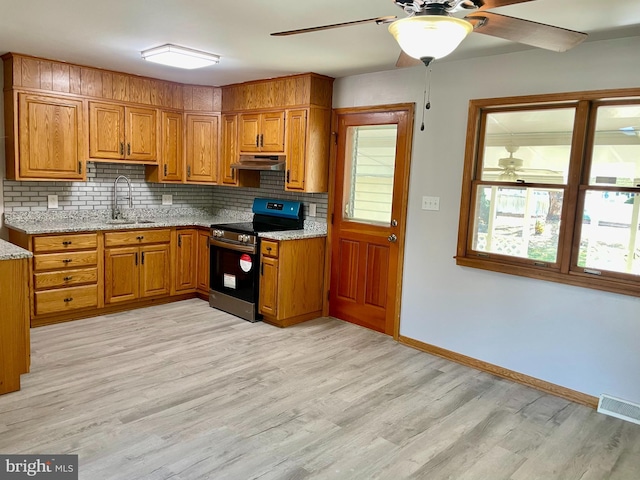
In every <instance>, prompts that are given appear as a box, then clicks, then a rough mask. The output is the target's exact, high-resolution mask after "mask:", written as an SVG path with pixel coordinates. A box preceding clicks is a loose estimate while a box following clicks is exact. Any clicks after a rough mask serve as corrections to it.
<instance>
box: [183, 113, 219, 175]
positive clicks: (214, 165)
mask: <svg viewBox="0 0 640 480" xmlns="http://www.w3.org/2000/svg"><path fill="white" fill-rule="evenodd" d="M186 123H187V134H186V142H187V148H186V150H187V157H186V162H185V163H186V169H187V176H186V182H187V183H208V184H215V183H216V182H217V180H218V157H219V138H220V115H191V114H188V115H187V116H186Z"/></svg>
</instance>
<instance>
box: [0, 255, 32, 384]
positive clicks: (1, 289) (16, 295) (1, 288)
mask: <svg viewBox="0 0 640 480" xmlns="http://www.w3.org/2000/svg"><path fill="white" fill-rule="evenodd" d="M29 261H30V259H28V258H21V259H11V260H0V305H2V314H1V315H0V318H2V320H1V321H0V394H3V393H9V392H15V391H16V390H20V375H21V374H23V373H27V372H28V371H29V364H30V348H29Z"/></svg>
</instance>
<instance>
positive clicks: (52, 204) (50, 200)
mask: <svg viewBox="0 0 640 480" xmlns="http://www.w3.org/2000/svg"><path fill="white" fill-rule="evenodd" d="M47 208H58V195H47Z"/></svg>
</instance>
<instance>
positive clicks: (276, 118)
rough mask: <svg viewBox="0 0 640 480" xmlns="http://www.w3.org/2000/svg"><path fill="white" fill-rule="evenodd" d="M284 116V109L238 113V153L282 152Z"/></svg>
mask: <svg viewBox="0 0 640 480" xmlns="http://www.w3.org/2000/svg"><path fill="white" fill-rule="evenodd" d="M284 118H285V114H284V111H277V112H265V113H243V114H240V116H239V123H238V129H239V133H238V138H239V144H240V153H249V154H252V153H263V154H269V153H275V154H278V153H279V154H282V153H284V128H285V124H284Z"/></svg>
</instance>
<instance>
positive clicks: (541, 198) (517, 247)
mask: <svg viewBox="0 0 640 480" xmlns="http://www.w3.org/2000/svg"><path fill="white" fill-rule="evenodd" d="M563 198H564V191H563V190H561V189H541V188H527V187H522V188H518V187H500V186H495V185H494V186H490V185H489V186H488V185H480V186H478V190H477V194H476V207H475V222H474V232H473V246H472V248H473V249H474V250H476V251H480V252H489V253H496V254H500V255H510V256H514V257H521V258H528V259H531V260H538V261H541V262H545V263H555V262H556V261H557V258H558V237H559V231H560V214H561V212H562V201H563Z"/></svg>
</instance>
